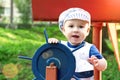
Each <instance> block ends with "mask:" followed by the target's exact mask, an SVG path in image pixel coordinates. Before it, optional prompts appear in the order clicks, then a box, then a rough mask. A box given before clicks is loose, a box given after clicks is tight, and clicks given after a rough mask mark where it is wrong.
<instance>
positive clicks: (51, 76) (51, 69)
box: [45, 63, 57, 80]
mask: <svg viewBox="0 0 120 80" xmlns="http://www.w3.org/2000/svg"><path fill="white" fill-rule="evenodd" d="M45 80H57V67H56V66H55V65H54V63H51V64H50V65H49V66H47V67H46V79H45Z"/></svg>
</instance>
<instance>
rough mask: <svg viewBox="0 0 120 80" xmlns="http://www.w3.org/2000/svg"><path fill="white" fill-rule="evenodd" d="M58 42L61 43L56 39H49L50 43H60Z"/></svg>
mask: <svg viewBox="0 0 120 80" xmlns="http://www.w3.org/2000/svg"><path fill="white" fill-rule="evenodd" d="M58 42H59V40H58V39H56V38H49V39H48V43H58Z"/></svg>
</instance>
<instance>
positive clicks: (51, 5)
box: [32, 0, 120, 80]
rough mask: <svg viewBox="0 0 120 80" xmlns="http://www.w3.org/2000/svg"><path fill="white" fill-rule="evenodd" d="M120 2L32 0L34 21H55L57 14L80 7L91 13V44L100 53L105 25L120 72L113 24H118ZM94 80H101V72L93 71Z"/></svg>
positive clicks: (109, 0) (110, 0)
mask: <svg viewBox="0 0 120 80" xmlns="http://www.w3.org/2000/svg"><path fill="white" fill-rule="evenodd" d="M119 3H120V0H32V12H33V20H34V21H38V20H39V21H57V19H58V16H59V14H60V13H61V12H62V11H63V10H65V9H68V8H70V7H80V8H83V9H85V10H87V11H89V12H90V13H91V16H92V26H93V34H92V35H93V38H92V42H93V44H95V45H96V47H97V48H98V49H99V51H100V52H102V26H103V23H106V26H107V28H108V31H109V33H110V37H111V41H112V44H113V47H114V52H115V57H116V60H117V63H118V68H119V70H120V59H119V52H118V44H117V34H116V29H115V26H116V25H115V22H120V5H119ZM94 77H95V78H94V79H95V80H101V72H100V71H97V70H96V69H95V70H94Z"/></svg>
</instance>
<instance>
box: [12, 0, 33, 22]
mask: <svg viewBox="0 0 120 80" xmlns="http://www.w3.org/2000/svg"><path fill="white" fill-rule="evenodd" d="M14 2H15V4H16V7H17V8H18V10H19V13H21V16H20V20H21V23H23V24H28V23H30V22H31V21H32V17H31V0H14Z"/></svg>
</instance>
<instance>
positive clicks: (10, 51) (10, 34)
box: [0, 25, 120, 80]
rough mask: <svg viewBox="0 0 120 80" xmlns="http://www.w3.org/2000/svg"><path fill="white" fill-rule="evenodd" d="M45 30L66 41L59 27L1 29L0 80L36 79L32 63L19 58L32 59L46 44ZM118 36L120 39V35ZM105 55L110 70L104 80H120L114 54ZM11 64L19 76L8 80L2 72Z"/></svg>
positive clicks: (104, 73)
mask: <svg viewBox="0 0 120 80" xmlns="http://www.w3.org/2000/svg"><path fill="white" fill-rule="evenodd" d="M45 28H46V30H47V33H48V37H56V38H58V39H60V40H61V39H62V40H65V37H64V36H63V35H62V33H61V32H60V31H59V29H58V27H57V25H52V26H41V27H33V28H19V29H16V30H14V29H5V28H0V80H32V79H33V78H34V75H33V73H32V70H31V61H30V60H23V59H19V58H18V56H19V55H23V56H28V57H30V58H32V56H33V55H34V53H35V51H36V50H37V49H38V48H39V47H40V46H42V45H43V44H45V43H46V41H45V37H44V33H43V31H44V29H45ZM118 36H119V38H120V35H118ZM106 43H107V44H109V45H108V46H109V47H110V48H111V49H112V47H111V44H110V42H109V40H106ZM119 44H120V41H119ZM119 49H120V46H119ZM106 51H107V50H106ZM103 55H104V56H105V58H106V59H107V61H108V68H107V70H105V71H104V72H103V74H102V78H103V80H119V79H120V78H119V76H120V72H119V71H118V65H117V63H116V60H115V58H114V54H113V53H109V51H107V53H103ZM11 63H12V64H14V65H16V66H17V68H18V74H17V75H16V76H15V77H13V78H11V79H7V78H6V77H5V76H4V74H3V73H2V71H3V68H4V66H5V65H7V64H11Z"/></svg>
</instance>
